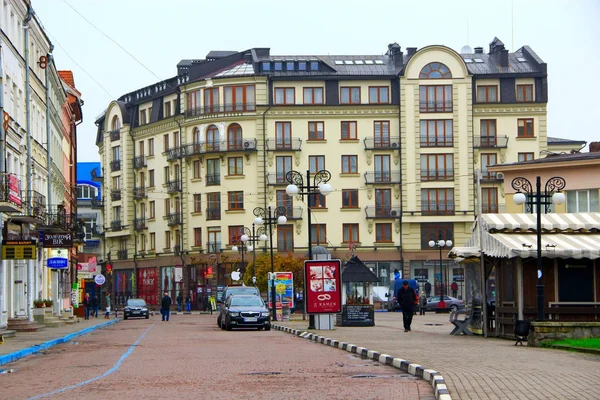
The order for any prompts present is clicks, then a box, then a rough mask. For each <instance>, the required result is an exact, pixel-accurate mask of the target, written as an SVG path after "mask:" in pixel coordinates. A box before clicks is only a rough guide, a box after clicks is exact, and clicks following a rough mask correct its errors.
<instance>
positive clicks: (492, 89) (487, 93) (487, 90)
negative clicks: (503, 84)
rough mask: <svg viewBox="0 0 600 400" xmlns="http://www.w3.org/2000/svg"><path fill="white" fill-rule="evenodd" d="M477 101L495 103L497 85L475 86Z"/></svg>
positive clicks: (496, 99)
mask: <svg viewBox="0 0 600 400" xmlns="http://www.w3.org/2000/svg"><path fill="white" fill-rule="evenodd" d="M477 102H478V103H497V102H498V86H495V85H494V86H492V85H485V86H477Z"/></svg>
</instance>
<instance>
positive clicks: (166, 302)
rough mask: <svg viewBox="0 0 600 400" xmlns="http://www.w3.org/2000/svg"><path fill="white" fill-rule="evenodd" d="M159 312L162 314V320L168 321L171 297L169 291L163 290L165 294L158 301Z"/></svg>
mask: <svg viewBox="0 0 600 400" xmlns="http://www.w3.org/2000/svg"><path fill="white" fill-rule="evenodd" d="M160 312H161V314H162V320H163V321H168V320H169V315H171V298H170V297H169V292H165V295H164V296H163V298H162V300H161V302H160Z"/></svg>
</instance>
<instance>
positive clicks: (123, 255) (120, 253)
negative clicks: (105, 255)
mask: <svg viewBox="0 0 600 400" xmlns="http://www.w3.org/2000/svg"><path fill="white" fill-rule="evenodd" d="M117 258H118V259H119V260H127V250H117Z"/></svg>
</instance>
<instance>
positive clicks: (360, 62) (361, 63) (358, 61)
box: [354, 60, 365, 65]
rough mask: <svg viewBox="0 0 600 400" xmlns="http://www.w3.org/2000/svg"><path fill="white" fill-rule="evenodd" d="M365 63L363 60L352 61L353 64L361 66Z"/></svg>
mask: <svg viewBox="0 0 600 400" xmlns="http://www.w3.org/2000/svg"><path fill="white" fill-rule="evenodd" d="M364 63H365V62H364V61H363V60H354V64H356V65H363V64H364Z"/></svg>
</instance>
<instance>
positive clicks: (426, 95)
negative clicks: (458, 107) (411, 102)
mask: <svg viewBox="0 0 600 400" xmlns="http://www.w3.org/2000/svg"><path fill="white" fill-rule="evenodd" d="M419 111H420V112H422V113H433V112H436V113H446V112H452V86H451V85H435V86H434V85H430V86H420V87H419Z"/></svg>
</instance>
